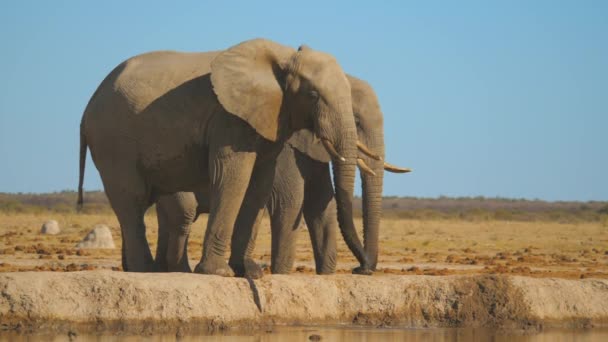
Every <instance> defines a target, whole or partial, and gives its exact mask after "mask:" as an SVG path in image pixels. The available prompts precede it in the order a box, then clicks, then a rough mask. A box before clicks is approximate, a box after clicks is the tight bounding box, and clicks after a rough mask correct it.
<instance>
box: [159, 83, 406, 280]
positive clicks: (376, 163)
mask: <svg viewBox="0 0 608 342" xmlns="http://www.w3.org/2000/svg"><path fill="white" fill-rule="evenodd" d="M347 78H348V80H349V83H350V85H351V94H352V102H353V113H354V117H355V121H356V126H357V135H358V149H359V154H358V156H357V159H358V164H359V169H360V170H361V176H362V180H363V183H362V185H363V218H364V219H363V222H364V226H363V232H364V236H365V249H366V252H367V256H368V258H369V260H370V267H371V269H372V270H373V269H375V268H376V264H377V258H378V234H379V225H380V215H381V213H380V212H381V202H382V183H383V171H384V170H388V171H390V172H398V173H402V172H409V171H410V170H409V169H405V168H399V167H396V166H393V165H390V164H388V163H386V162H384V161H383V158H384V133H383V132H384V129H383V115H382V111H381V110H380V105H379V103H378V99H377V97H376V94H375V92H374V90H373V89H372V87H371V86H370V85H369V84H367V82H365V81H362V80H360V79H358V78H356V77H354V76H350V75H347ZM330 159H331V158H330V156H329V154H328V153H327V151H326V149H325V148H324V147H323V145H322V143H320V142H319V141H318V139H315V137H314V135H313V134H312V133H311V132H310V131H307V130H301V131H298V132H296V133H295V134H294V135H293V136H292V137H291V138H290V139H289V140H288V143H287V144H286V145H285V146H284V147H283V150H282V151H281V153H280V154H279V156H278V160H277V166H276V172H275V178H274V182H273V186H272V194H271V197H270V199H269V201H268V203H267V208H268V212H269V214H270V218H271V230H272V256H271V260H272V263H271V270H272V273H289V272H290V270H291V268H292V266H293V262H294V256H295V240H296V239H295V238H296V235H297V234H296V229H297V228H298V227H299V224H300V221H301V217H302V216H304V219H305V220H306V224H307V226H308V231H309V233H310V238H311V242H312V246H313V253H314V258H315V264H316V271H317V273H319V274H331V273H334V272H335V267H336V258H337V251H336V229H335V228H336V223H337V217H336V204H335V200H334V190H333V188H332V183H331V176H330V172H329V161H330ZM156 209H157V216H158V222H159V235H158V245H157V246H158V247H157V253H156V261H157V263H158V264H159V269H161V270H168V271H182V272H189V271H190V266H189V265H188V256H187V240H188V235H189V233H190V226H191V224H192V222H193V221H194V220H195V218H196V217H197V215H198V214H200V213H204V212H208V195H207V194H205V193H202V192H198V193H196V194H194V193H185V192H181V193H176V194H172V195H165V196H162V197H160V198H159V201H158V202H157V206H156ZM254 240H255V239H252V241H254ZM252 249H253V245H250V246H249V248H248V250H247V251H245V254H246V255H247V256H248V257H249V254H250V253H251V251H252ZM235 253H236V255H242V253H243V251H240V250H239V251H233V256H234V255H235Z"/></svg>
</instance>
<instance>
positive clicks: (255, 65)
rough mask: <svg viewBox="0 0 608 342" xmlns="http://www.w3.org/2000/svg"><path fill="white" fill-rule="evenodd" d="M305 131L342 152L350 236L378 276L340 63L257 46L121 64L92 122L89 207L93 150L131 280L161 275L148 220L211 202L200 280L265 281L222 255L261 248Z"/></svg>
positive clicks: (342, 211)
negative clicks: (284, 155) (265, 214)
mask: <svg viewBox="0 0 608 342" xmlns="http://www.w3.org/2000/svg"><path fill="white" fill-rule="evenodd" d="M300 129H310V130H312V131H313V132H314V133H315V135H316V136H317V137H319V138H320V139H322V140H323V141H324V142H325V147H326V148H331V149H333V150H335V153H334V155H333V157H334V159H335V161H336V163H335V165H336V167H335V168H334V177H335V179H336V185H335V191H336V194H337V195H336V197H337V199H338V211H339V216H340V217H341V219H340V222H341V229H342V231H343V234H344V236H345V239H346V241H347V243H348V246H349V247H350V248H351V249H352V251H353V253H354V254H355V256H356V257H357V259H358V260H359V262H360V264H361V265H360V267H359V269H360V272H361V273H368V272H370V264H369V262H368V260H367V257H366V255H365V251H364V249H363V245H362V244H361V242H360V240H359V238H358V236H357V233H356V230H355V227H354V223H353V219H352V215H351V213H352V198H353V190H354V177H353V176H354V172H355V168H356V157H357V147H356V137H357V134H356V127H355V122H354V117H353V113H352V103H351V91H350V84H349V82H348V80H347V78H346V76H345V75H344V72H343V71H342V69H341V68H340V66H339V65H338V63H337V62H336V60H335V59H334V58H333V57H332V56H330V55H328V54H326V53H322V52H318V51H314V50H311V49H309V48H304V49H300V50H298V51H295V50H293V49H291V48H289V47H286V46H283V45H280V44H277V43H274V42H271V41H268V40H263V39H256V40H251V41H246V42H243V43H241V44H238V45H236V46H233V47H231V48H229V49H227V50H224V51H217V52H204V53H180V52H171V51H159V52H152V53H147V54H143V55H139V56H136V57H133V58H131V59H129V60H127V61H125V62H123V63H122V64H120V65H119V66H118V67H116V68H115V69H114V70H113V71H112V72H111V73H110V74H109V75H108V76H107V77H106V78H105V79H104V81H103V82H102V83H101V85H100V86H99V88H98V89H97V91H96V92H95V94H94V95H93V97H92V98H91V100H90V101H89V104H88V105H87V108H86V110H85V112H84V114H83V117H82V122H81V148H80V180H79V204H82V183H83V176H84V161H85V157H86V150H87V146H88V147H89V148H90V150H91V155H92V157H93V161H94V163H95V165H96V167H97V169H98V170H99V173H100V175H101V179H102V181H103V184H104V188H105V191H106V194H107V196H108V199H109V201H110V204H111V206H112V208H113V210H114V212H115V214H116V216H117V218H118V220H119V222H120V225H121V231H122V239H123V251H122V252H123V256H122V260H123V268H124V269H125V270H126V271H135V272H148V271H154V270H155V269H156V267H155V266H156V265H155V263H154V260H153V258H152V254H151V252H150V248H149V246H148V242H147V239H146V235H145V231H146V229H145V225H144V220H143V217H144V213H145V211H146V210H147V209H148V208H149V206H150V205H151V204H152V203H154V202H156V201H157V200H158V198H159V196H162V195H165V194H173V193H176V192H181V191H186V192H204V191H207V192H208V193H209V211H210V214H209V221H208V225H207V230H206V234H205V238H204V242H203V255H202V258H201V261H200V262H199V264H198V265H197V267H196V269H195V272H198V273H204V274H217V275H223V276H232V275H234V272H236V273H237V274H239V275H246V276H250V277H252V278H256V277H259V276H261V274H262V272H261V269H260V268H259V266H258V265H257V264H255V262H253V261H252V260H251V259H247V258H246V256H245V253H241V254H242V257H241V258H239V257H238V256H237V257H234V258H232V260H231V261H232V262H231V265H230V266H232V267H230V266H229V265H228V264H227V263H226V261H225V260H224V254H225V251H226V247H227V244H228V243H229V241H230V239H231V237H233V238H232V245H233V246H243V247H242V248H241V249H242V250H243V251H244V250H245V249H246V245H247V244H248V243H249V242H250V241H252V240H253V238H254V237H255V235H254V234H253V232H254V231H255V227H254V225H255V224H256V223H257V221H258V218H259V217H260V214H261V212H262V209H263V207H264V204H265V203H266V202H267V201H268V198H269V196H270V191H271V185H272V181H273V178H274V171H275V164H276V157H277V155H278V154H279V152H280V151H281V149H282V147H283V144H284V143H285V141H286V140H287V139H288V138H289V137H290V136H291V135H292V133H293V132H295V131H297V130H300ZM249 184H252V186H249ZM237 220H238V224H237V225H236V227H237V228H236V229H233V228H234V227H235V223H236V222H237ZM233 230H234V232H233ZM233 233H234V234H233ZM237 250H238V248H237Z"/></svg>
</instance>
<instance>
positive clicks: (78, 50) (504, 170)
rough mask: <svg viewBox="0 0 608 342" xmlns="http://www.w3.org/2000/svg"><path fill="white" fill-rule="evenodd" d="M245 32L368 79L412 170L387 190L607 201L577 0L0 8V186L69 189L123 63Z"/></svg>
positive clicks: (591, 54) (599, 23) (591, 12)
mask: <svg viewBox="0 0 608 342" xmlns="http://www.w3.org/2000/svg"><path fill="white" fill-rule="evenodd" d="M255 37H264V38H269V39H272V40H275V41H278V42H280V43H283V44H286V45H291V46H293V47H297V46H298V45H300V44H302V43H305V44H307V45H309V46H311V47H312V48H315V49H318V50H323V51H326V52H329V53H331V54H333V55H334V56H336V57H337V59H338V60H339V61H340V63H341V64H342V66H343V68H344V69H345V70H346V71H347V72H349V73H351V74H353V75H356V76H358V77H360V78H363V79H365V80H368V81H369V82H370V83H371V84H372V86H374V88H375V89H376V91H377V93H378V96H379V99H380V103H381V106H382V109H383V112H384V114H385V126H386V134H385V136H386V143H387V159H389V161H390V162H392V163H395V164H399V165H403V166H408V167H412V168H413V169H414V172H413V173H411V174H408V175H391V174H388V175H387V176H386V181H385V184H386V186H385V191H384V193H385V194H386V195H400V196H424V197H435V196H440V195H446V196H478V195H480V196H488V197H494V196H500V197H514V198H540V199H546V200H608V152H607V148H608V1H591V0H588V1H441V2H438V1H419V2H409V1H374V2H371V1H366V2H363V1H343V2H339V1H303V2H290V1H242V2H238V3H232V2H229V1H225V2H224V1H213V2H208V3H207V2H206V1H174V2H167V1H94V2H93V1H88V2H86V1H2V3H1V4H0V42H1V45H0V49H1V52H0V192H49V191H59V190H64V189H72V190H75V189H76V185H77V180H78V138H79V135H78V134H79V133H78V128H79V123H80V117H81V115H82V111H83V109H84V107H85V105H86V103H87V101H88V99H89V97H90V96H91V95H92V93H93V92H94V90H95V89H96V87H97V86H98V84H99V83H100V82H101V80H102V79H103V78H104V77H105V75H106V74H107V73H108V72H109V71H110V70H111V69H112V68H113V67H114V66H116V65H117V64H118V63H120V62H121V61H122V60H124V59H126V58H128V57H130V56H132V55H135V54H139V53H141V52H145V51H150V50H159V49H174V50H184V51H205V50H214V49H222V48H226V47H229V46H231V45H234V44H236V43H238V42H240V41H243V40H247V39H250V38H255ZM85 188H86V189H88V190H94V189H101V188H102V185H101V181H100V179H99V176H98V173H97V170H96V169H95V167H94V166H93V163H92V162H91V160H90V159H89V161H88V163H87V173H86V180H85ZM357 192H358V193H360V190H359V189H358V190H357Z"/></svg>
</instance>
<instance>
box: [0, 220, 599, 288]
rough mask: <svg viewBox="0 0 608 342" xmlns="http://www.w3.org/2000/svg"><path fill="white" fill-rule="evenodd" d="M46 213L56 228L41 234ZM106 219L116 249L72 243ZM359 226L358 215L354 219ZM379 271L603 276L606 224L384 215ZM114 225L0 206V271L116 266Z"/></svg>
mask: <svg viewBox="0 0 608 342" xmlns="http://www.w3.org/2000/svg"><path fill="white" fill-rule="evenodd" d="M49 219H55V220H57V221H58V222H59V225H60V227H61V230H62V231H61V233H60V234H58V235H42V234H40V227H41V225H42V223H43V222H44V221H46V220H49ZM206 222H207V216H206V215H202V216H201V217H199V219H198V221H197V222H196V223H195V224H194V227H193V230H192V235H191V238H190V242H189V244H188V249H189V257H190V263H191V264H192V265H195V264H196V263H197V262H198V259H199V258H200V256H201V248H202V237H203V235H204V229H205V226H206ZM98 223H103V224H106V225H108V226H109V227H110V228H111V230H112V233H113V235H114V241H115V243H116V248H115V249H110V250H103V249H77V248H76V247H75V246H76V244H77V243H78V242H79V241H81V240H82V238H83V237H84V236H85V235H86V234H87V233H88V232H89V231H90V230H91V229H92V227H93V226H94V225H95V224H98ZM357 224H358V226H359V227H361V220H357ZM146 225H147V236H148V241H149V242H150V246H151V249H152V253H153V254H154V251H155V249H156V236H157V231H158V226H157V223H156V216H155V215H154V213H152V212H151V213H149V214H147V215H146ZM299 234H300V237H299V240H298V244H297V259H296V266H295V267H294V270H293V272H294V273H296V274H297V273H313V272H314V263H313V257H312V249H311V245H310V240H309V238H308V232H307V231H306V228H305V227H302V228H300V233H299ZM380 243H381V246H380V247H381V252H380V262H379V265H378V268H379V269H378V271H377V272H376V273H375V275H376V276H378V275H382V274H387V273H388V274H424V275H445V274H478V273H503V274H518V275H527V276H533V277H561V278H591V277H594V278H608V224H607V223H606V222H605V221H600V222H578V223H576V222H574V223H560V222H545V221H541V222H534V221H501V220H482V221H470V220H459V219H425V220H419V219H403V218H386V219H384V220H383V222H382V229H381V236H380ZM120 247H121V239H120V228H119V225H118V222H117V220H116V218H115V216H114V215H113V214H109V213H104V214H75V213H63V214H62V213H58V212H53V211H47V212H45V211H41V212H37V213H2V212H0V272H11V271H36V270H37V271H58V272H62V271H77V270H92V269H113V270H117V271H118V270H120V254H121V253H120V250H121V249H120ZM255 258H256V259H257V260H258V261H259V262H260V263H261V264H262V265H263V266H264V267H266V270H267V271H268V265H269V263H270V226H269V222H268V220H267V219H266V218H265V219H264V220H263V223H262V227H261V229H260V234H259V236H258V242H257V246H256V251H255ZM353 266H355V259H354V257H353V256H352V255H351V254H350V252H349V251H348V249H347V248H346V246H345V244H344V243H343V241H339V260H338V268H339V269H338V272H339V273H347V272H350V269H351V268H352V267H353Z"/></svg>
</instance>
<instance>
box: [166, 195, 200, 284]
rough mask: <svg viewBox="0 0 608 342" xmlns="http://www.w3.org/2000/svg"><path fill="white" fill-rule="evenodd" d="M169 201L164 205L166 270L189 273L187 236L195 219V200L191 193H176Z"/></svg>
mask: <svg viewBox="0 0 608 342" xmlns="http://www.w3.org/2000/svg"><path fill="white" fill-rule="evenodd" d="M169 199H170V201H169V203H165V204H167V205H166V207H165V209H166V210H167V211H168V213H169V224H170V226H169V227H170V230H169V247H168V248H167V265H168V270H169V272H187V273H190V272H192V270H191V269H190V265H189V263H188V253H187V250H188V236H189V235H190V229H191V227H192V223H193V222H194V218H195V217H196V207H197V202H196V198H195V196H194V193H192V192H178V193H175V194H173V195H172V196H171V197H170V198H169Z"/></svg>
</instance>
